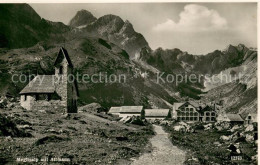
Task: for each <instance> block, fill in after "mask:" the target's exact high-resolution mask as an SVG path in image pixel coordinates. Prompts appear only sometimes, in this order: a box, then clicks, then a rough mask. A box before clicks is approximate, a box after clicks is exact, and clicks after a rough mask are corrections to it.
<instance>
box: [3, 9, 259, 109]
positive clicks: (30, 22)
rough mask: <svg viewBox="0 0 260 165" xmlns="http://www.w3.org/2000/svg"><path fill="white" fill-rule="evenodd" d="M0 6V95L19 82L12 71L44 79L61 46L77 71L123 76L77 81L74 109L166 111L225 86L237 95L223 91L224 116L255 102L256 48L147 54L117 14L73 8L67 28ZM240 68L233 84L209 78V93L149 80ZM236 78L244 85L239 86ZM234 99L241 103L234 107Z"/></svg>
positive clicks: (137, 35) (146, 46)
mask: <svg viewBox="0 0 260 165" xmlns="http://www.w3.org/2000/svg"><path fill="white" fill-rule="evenodd" d="M0 8H1V10H0V12H5V13H8V15H4V14H0V20H1V21H0V24H1V25H3V26H0V40H1V41H2V42H1V45H0V47H1V49H0V73H1V77H0V81H1V84H0V89H1V91H0V93H1V94H2V95H4V94H6V93H10V94H12V95H17V94H18V93H19V91H20V90H21V89H22V88H23V86H25V85H26V84H14V83H10V82H11V79H10V78H11V75H12V74H14V73H25V74H27V75H28V74H30V73H37V74H50V73H51V72H52V69H51V68H52V62H53V60H54V58H55V55H56V53H57V51H58V48H59V47H60V46H65V47H66V49H67V50H68V52H69V54H70V56H71V58H72V61H73V63H74V64H75V69H76V71H77V72H80V73H88V74H93V73H96V72H103V73H104V72H107V73H108V74H114V73H115V74H121V73H123V74H126V75H127V76H128V78H129V81H128V82H127V83H123V84H80V92H81V98H80V99H81V101H82V104H85V103H91V102H99V103H101V104H102V105H103V106H111V105H132V104H136V105H145V107H170V106H169V105H171V104H172V103H173V102H176V101H183V100H185V99H200V98H202V99H205V98H208V99H209V100H210V99H211V98H213V97H212V96H217V97H219V98H223V99H224V97H222V96H224V94H222V96H221V97H220V94H221V90H218V89H225V87H227V89H234V91H237V92H235V93H234V91H230V90H226V94H225V99H226V100H228V101H227V102H228V103H232V105H231V104H229V105H228V106H227V108H226V110H227V111H228V110H230V109H231V110H232V111H233V112H237V111H240V110H241V108H243V107H244V105H246V104H247V103H252V106H250V107H253V108H252V109H254V108H255V105H256V103H255V102H251V101H248V100H247V99H249V96H252V97H253V98H252V100H256V98H257V97H256V93H257V90H256V68H257V65H256V64H257V62H256V61H257V60H256V59H257V51H256V50H253V49H250V48H247V47H246V46H245V45H242V44H240V45H238V46H232V45H229V46H228V47H227V49H226V50H223V51H220V50H216V51H213V52H211V53H208V54H207V55H191V54H189V53H187V52H183V51H181V50H179V49H177V48H176V49H166V50H164V49H162V48H158V49H156V50H152V49H151V48H150V47H149V44H148V43H147V41H146V40H145V38H144V37H143V36H142V34H140V33H137V32H136V31H135V30H134V28H133V25H132V24H131V23H130V22H129V21H127V20H126V21H123V20H122V19H121V18H120V17H119V16H115V15H111V14H110V15H105V16H102V17H100V18H95V16H93V15H92V14H91V13H90V12H88V11H85V10H81V11H79V12H78V13H77V14H76V16H75V17H74V18H72V20H71V22H70V26H67V25H64V24H62V23H56V22H51V21H47V20H45V19H43V18H41V17H40V16H39V15H38V14H37V13H36V12H35V11H34V10H33V9H32V8H31V7H30V6H29V5H27V4H12V5H9V4H5V5H0ZM22 18H23V19H22ZM13 48H19V49H13ZM252 66H254V67H252ZM238 68H239V69H238ZM250 68H251V69H250ZM252 68H253V69H252ZM240 71H243V73H244V74H243V77H242V79H241V80H239V81H238V80H236V81H235V82H227V83H223V84H216V83H215V84H214V83H212V82H211V81H209V83H210V85H211V86H213V87H214V88H209V89H208V90H210V91H209V92H207V93H206V94H205V93H204V92H202V90H203V89H204V86H203V85H205V82H204V81H203V82H202V83H197V84H192V83H190V82H187V83H181V84H178V85H175V84H172V83H159V84H158V83H156V73H157V72H166V73H173V74H175V75H176V74H184V73H187V74H192V73H195V74H198V75H200V74H202V75H205V74H209V76H212V75H214V74H220V73H221V72H225V73H229V74H237V73H238V72H240ZM234 72H236V73H234ZM145 75H148V76H145ZM243 79H244V80H245V79H250V81H248V83H243ZM241 84H242V85H241ZM243 84H244V85H243ZM245 84H246V87H245ZM235 89H241V90H235ZM227 91H229V92H227ZM203 94H204V95H203ZM233 96H234V97H233ZM242 98H243V99H244V100H247V102H243V103H241V104H239V105H237V104H238V103H239V102H240V99H242ZM245 98H246V99H245ZM232 99H233V100H235V101H232ZM231 107H232V108H231Z"/></svg>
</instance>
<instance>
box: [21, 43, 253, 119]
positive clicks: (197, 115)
mask: <svg viewBox="0 0 260 165" xmlns="http://www.w3.org/2000/svg"><path fill="white" fill-rule="evenodd" d="M54 67H55V74H54V75H38V76H36V77H35V78H34V79H33V80H32V81H30V82H29V84H28V85H27V86H26V87H25V88H24V89H23V90H22V91H21V92H20V95H21V98H20V103H21V106H22V107H24V108H25V109H27V110H32V109H34V110H40V109H49V108H52V107H56V108H57V109H62V112H63V113H77V111H78V109H77V99H78V96H79V94H78V86H77V82H76V81H73V82H71V81H68V75H69V74H73V65H72V62H71V59H70V57H69V55H68V52H67V50H66V49H65V48H60V50H59V53H58V55H57V58H56V60H55V62H54ZM54 79H55V83H53V82H52V80H54ZM56 80H58V81H56ZM222 104H223V102H220V103H218V104H216V103H210V104H204V103H201V102H195V101H186V102H182V103H180V102H179V103H174V104H173V106H172V109H144V108H143V106H121V107H111V108H110V110H109V111H108V113H109V114H112V115H118V116H119V117H122V118H126V117H131V116H142V117H143V118H145V119H146V120H148V121H155V120H164V119H166V118H167V119H174V120H176V121H184V122H216V121H219V122H230V123H232V124H243V123H246V124H251V123H255V122H257V119H256V116H257V115H256V114H251V113H248V114H246V115H241V114H229V113H223V112H220V109H221V105H222Z"/></svg>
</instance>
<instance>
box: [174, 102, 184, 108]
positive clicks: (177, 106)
mask: <svg viewBox="0 0 260 165" xmlns="http://www.w3.org/2000/svg"><path fill="white" fill-rule="evenodd" d="M183 104H184V103H174V104H173V106H174V107H175V109H179V107H180V106H182V105H183Z"/></svg>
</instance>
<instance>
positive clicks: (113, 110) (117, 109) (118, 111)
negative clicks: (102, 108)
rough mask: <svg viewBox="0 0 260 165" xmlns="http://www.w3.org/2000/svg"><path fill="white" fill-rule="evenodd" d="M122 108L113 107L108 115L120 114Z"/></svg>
mask: <svg viewBox="0 0 260 165" xmlns="http://www.w3.org/2000/svg"><path fill="white" fill-rule="evenodd" d="M120 111H121V107H111V108H110V109H109V111H108V113H120Z"/></svg>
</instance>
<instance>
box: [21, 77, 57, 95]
mask: <svg viewBox="0 0 260 165" xmlns="http://www.w3.org/2000/svg"><path fill="white" fill-rule="evenodd" d="M54 81H55V79H54V75H38V76H36V77H35V78H34V79H33V80H32V81H30V82H29V84H27V85H26V87H24V88H23V90H22V91H21V92H20V94H26V93H54V92H55V86H54Z"/></svg>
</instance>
